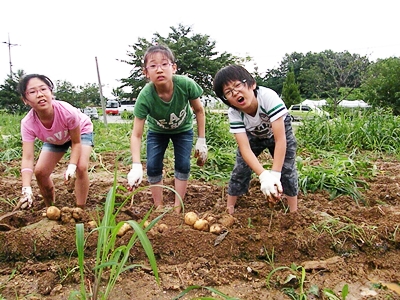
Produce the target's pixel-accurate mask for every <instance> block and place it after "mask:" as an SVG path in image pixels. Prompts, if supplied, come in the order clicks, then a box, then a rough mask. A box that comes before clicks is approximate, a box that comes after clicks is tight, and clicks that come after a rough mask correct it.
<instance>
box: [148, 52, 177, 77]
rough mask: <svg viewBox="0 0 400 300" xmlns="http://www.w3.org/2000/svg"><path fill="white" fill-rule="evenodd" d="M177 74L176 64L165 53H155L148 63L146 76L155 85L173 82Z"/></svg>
mask: <svg viewBox="0 0 400 300" xmlns="http://www.w3.org/2000/svg"><path fill="white" fill-rule="evenodd" d="M175 72H176V64H175V63H173V62H171V61H170V60H169V59H168V58H167V57H166V56H165V55H164V54H163V53H161V52H155V53H153V54H151V55H150V56H149V58H148V60H147V61H146V65H145V69H144V74H145V75H146V78H148V79H149V80H150V81H152V82H153V83H154V84H155V85H159V84H163V83H166V82H170V81H172V75H174V74H175Z"/></svg>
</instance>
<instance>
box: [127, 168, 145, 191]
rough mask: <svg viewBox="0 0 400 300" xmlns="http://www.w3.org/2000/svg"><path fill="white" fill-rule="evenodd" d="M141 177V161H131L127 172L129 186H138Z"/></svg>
mask: <svg viewBox="0 0 400 300" xmlns="http://www.w3.org/2000/svg"><path fill="white" fill-rule="evenodd" d="M142 179H143V169H142V164H141V163H133V164H132V169H131V170H130V171H129V173H128V184H129V186H130V188H133V186H135V187H138V186H139V184H140V183H141V182H142Z"/></svg>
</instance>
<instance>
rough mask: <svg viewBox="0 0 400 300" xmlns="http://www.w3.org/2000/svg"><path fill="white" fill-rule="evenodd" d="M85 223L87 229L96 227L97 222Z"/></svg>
mask: <svg viewBox="0 0 400 300" xmlns="http://www.w3.org/2000/svg"><path fill="white" fill-rule="evenodd" d="M87 225H88V227H89V229H95V228H97V222H96V221H89V222H87Z"/></svg>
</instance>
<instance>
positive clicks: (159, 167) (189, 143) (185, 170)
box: [146, 129, 193, 184]
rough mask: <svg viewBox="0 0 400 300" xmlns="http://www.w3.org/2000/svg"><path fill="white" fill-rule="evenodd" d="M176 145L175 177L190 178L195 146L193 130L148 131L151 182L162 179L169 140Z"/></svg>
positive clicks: (148, 162)
mask: <svg viewBox="0 0 400 300" xmlns="http://www.w3.org/2000/svg"><path fill="white" fill-rule="evenodd" d="M170 140H171V141H172V144H173V146H174V156H175V167H174V168H175V178H176V179H179V180H188V179H189V175H190V156H191V153H192V148H193V130H192V129H190V130H188V131H185V132H181V133H174V134H169V133H156V132H152V131H148V133H147V166H146V167H147V179H148V181H149V182H150V183H151V184H154V183H157V182H160V181H161V179H162V171H163V167H164V164H163V160H164V155H165V151H166V150H167V147H168V144H169V141H170Z"/></svg>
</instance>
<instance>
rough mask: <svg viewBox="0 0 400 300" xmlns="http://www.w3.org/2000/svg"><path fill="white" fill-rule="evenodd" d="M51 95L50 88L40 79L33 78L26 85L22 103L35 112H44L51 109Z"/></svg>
mask: <svg viewBox="0 0 400 300" xmlns="http://www.w3.org/2000/svg"><path fill="white" fill-rule="evenodd" d="M52 100H53V93H52V91H51V89H50V87H49V86H48V85H47V84H46V83H45V82H44V81H42V80H41V79H39V78H37V77H34V78H31V79H30V80H29V81H28V84H27V85H26V90H25V94H24V95H23V101H24V103H25V104H27V105H29V106H30V107H32V108H33V109H34V110H36V111H44V110H46V109H48V108H49V107H52V105H51V102H52Z"/></svg>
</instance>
